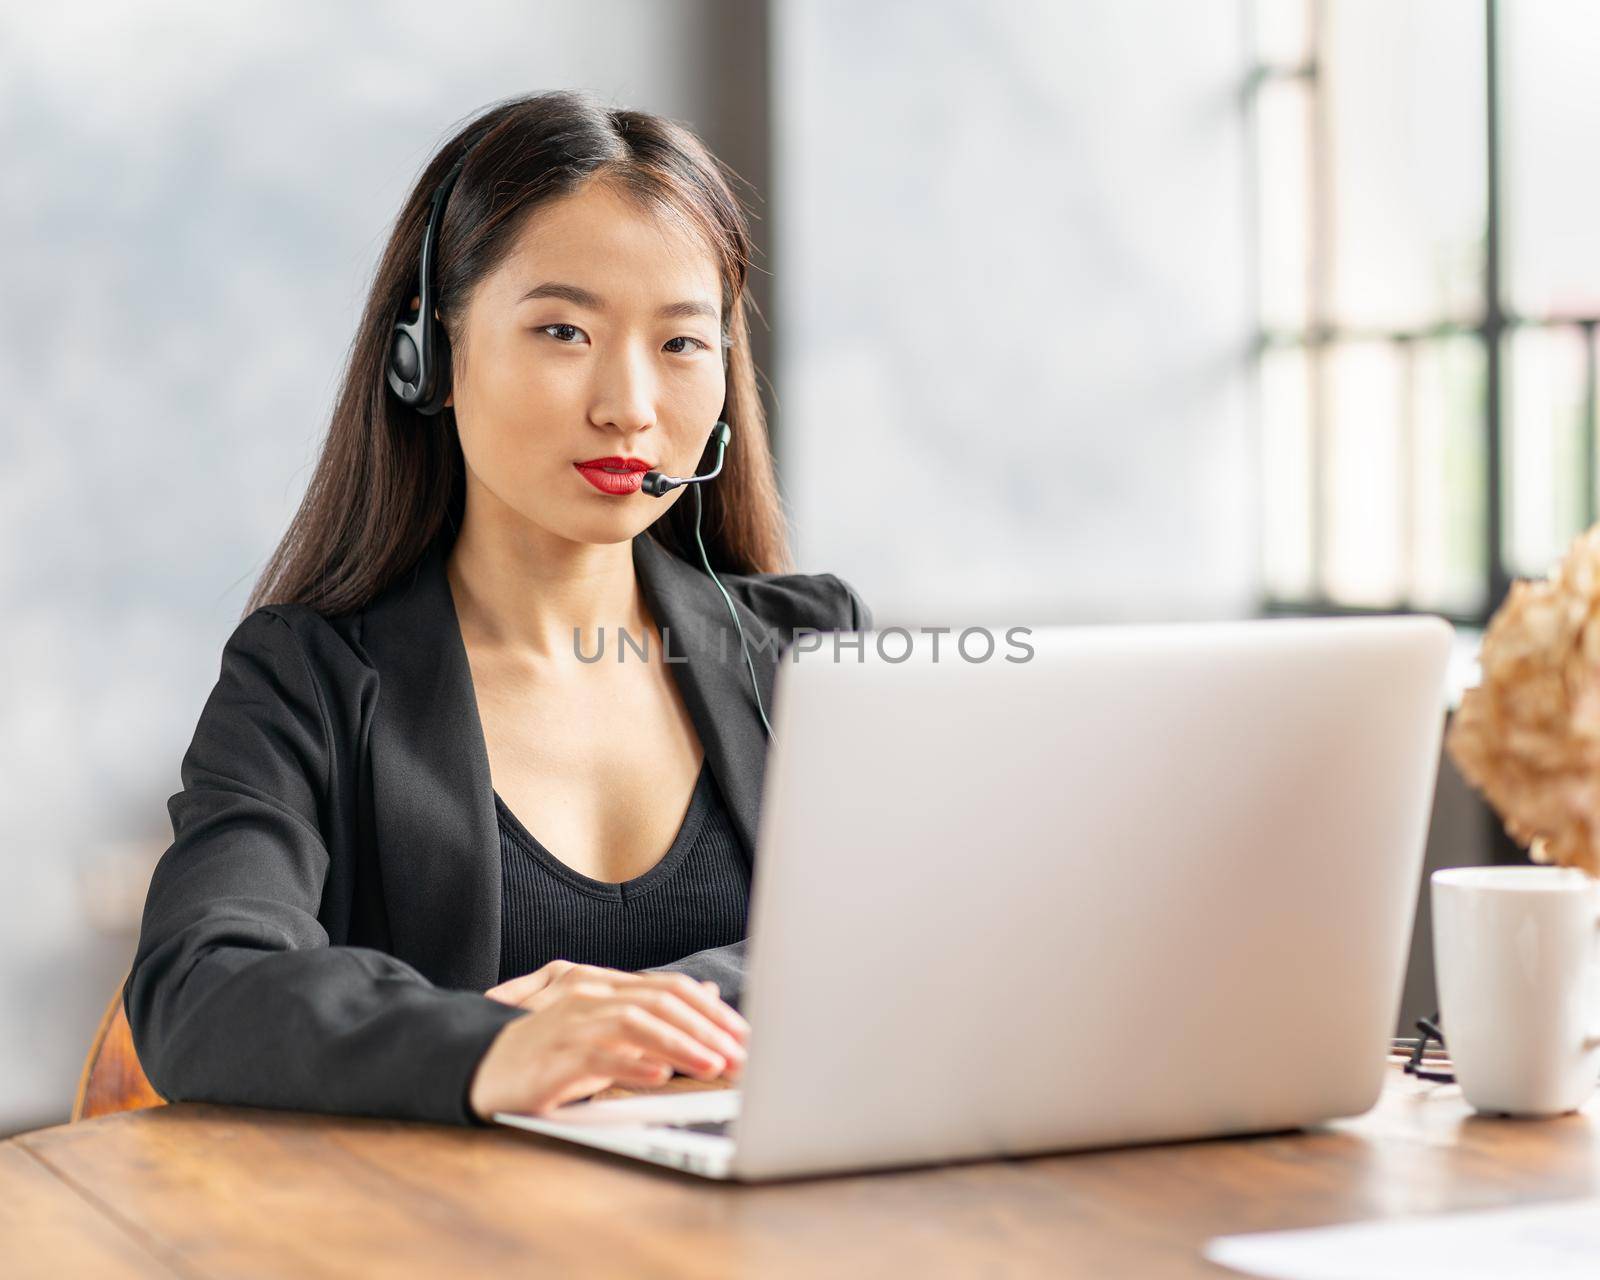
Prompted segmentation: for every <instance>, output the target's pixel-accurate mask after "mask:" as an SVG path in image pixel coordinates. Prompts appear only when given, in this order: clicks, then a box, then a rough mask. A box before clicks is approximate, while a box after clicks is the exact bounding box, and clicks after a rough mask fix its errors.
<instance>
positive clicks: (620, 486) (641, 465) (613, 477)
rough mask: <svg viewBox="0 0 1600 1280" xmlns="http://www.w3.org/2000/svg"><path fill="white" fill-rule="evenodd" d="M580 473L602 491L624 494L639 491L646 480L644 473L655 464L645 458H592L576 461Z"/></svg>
mask: <svg viewBox="0 0 1600 1280" xmlns="http://www.w3.org/2000/svg"><path fill="white" fill-rule="evenodd" d="M572 465H573V466H574V467H576V468H577V469H578V474H579V475H580V476H582V477H583V478H584V479H585V480H587V481H588V482H589V483H590V484H592V485H593V486H594V487H595V488H596V489H598V490H600V492H601V493H610V494H616V495H623V494H629V493H638V492H639V486H640V485H641V484H642V483H643V482H644V473H645V472H646V471H649V470H651V469H652V468H653V467H654V466H655V464H654V463H652V462H646V461H645V460H644V459H643V458H619V457H616V456H614V455H613V456H612V457H609V458H590V459H589V460H588V461H587V462H574V463H573V464H572Z"/></svg>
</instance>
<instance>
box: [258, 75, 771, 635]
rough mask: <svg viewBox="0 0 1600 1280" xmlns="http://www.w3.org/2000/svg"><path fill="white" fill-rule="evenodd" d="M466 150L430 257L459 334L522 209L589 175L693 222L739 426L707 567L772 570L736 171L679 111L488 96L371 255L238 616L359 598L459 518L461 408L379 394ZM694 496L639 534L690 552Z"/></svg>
mask: <svg viewBox="0 0 1600 1280" xmlns="http://www.w3.org/2000/svg"><path fill="white" fill-rule="evenodd" d="M469 151H470V152H471V155H470V157H469V158H468V160H467V162H466V165H465V167H464V168H463V169H462V171H461V174H460V177H459V178H458V179H457V181H456V184H455V187H454V189H453V190H452V191H451V194H450V200H449V204H448V206H447V208H446V211H445V216H444V219H443V222H442V223H441V226H440V231H439V245H438V248H437V257H436V262H435V270H436V272H437V276H436V289H437V296H438V306H439V314H440V317H441V319H442V321H443V323H444V327H445V332H446V334H447V335H448V336H449V337H450V339H451V340H452V344H453V345H455V346H457V347H459V345H460V344H459V341H458V339H459V336H460V333H461V331H462V328H463V327H464V325H463V317H464V315H465V311H466V302H467V299H468V297H469V295H470V293H471V291H472V289H473V288H474V286H476V285H477V284H478V282H479V281H481V280H482V279H483V278H484V277H485V276H486V275H488V274H489V273H490V272H492V271H493V270H494V269H495V268H496V267H497V266H498V265H499V264H500V263H501V262H502V261H503V260H504V258H505V257H506V255H507V254H508V253H509V252H510V250H511V248H512V246H513V244H514V243H515V240H516V237H517V235H518V233H519V231H520V229H521V227H522V226H523V224H524V222H525V220H526V217H527V215H529V214H531V213H532V212H533V211H534V210H535V209H537V208H538V207H539V206H541V205H543V204H545V203H547V202H549V201H551V200H555V199H559V198H560V197H562V196H565V195H568V194H570V193H572V192H574V191H576V190H577V189H578V188H580V187H582V186H583V185H584V184H585V183H586V182H588V181H589V180H590V179H591V178H595V177H600V178H603V179H605V180H606V181H608V182H612V183H615V184H616V185H617V188H618V189H619V190H621V191H625V192H626V193H628V194H629V195H630V196H632V197H633V198H634V199H636V200H637V201H638V202H639V203H640V206H641V207H642V208H646V209H652V210H656V211H659V212H661V213H664V214H666V215H668V216H671V217H676V218H678V219H685V220H687V222H688V224H689V225H690V226H692V227H693V228H695V229H697V230H698V231H699V232H700V233H701V234H702V235H703V236H704V238H705V241H706V243H707V244H708V245H709V246H711V249H712V252H713V254H714V256H715V258H716V261H717V268H718V274H719V275H720V277H721V280H722V314H723V324H724V334H725V338H726V339H727V341H728V343H729V344H731V349H730V350H729V352H728V373H727V401H726V403H725V405H724V407H723V411H722V415H721V416H722V418H723V420H724V421H726V422H727V423H728V425H729V426H730V427H731V428H732V430H733V443H732V445H731V446H730V447H729V449H728V452H727V458H726V461H725V464H724V466H723V469H722V474H721V475H719V476H718V477H717V479H716V480H715V481H714V482H712V483H711V484H707V485H700V486H698V487H699V488H700V489H701V490H702V494H701V496H702V498H703V500H704V504H705V508H704V519H703V523H702V537H703V538H704V540H705V544H706V552H707V554H708V556H709V557H710V559H711V563H712V565H713V566H714V567H716V568H718V569H720V570H725V571H728V572H733V573H763V572H765V573H776V572H784V571H786V570H787V569H788V568H789V566H790V553H789V546H788V530H787V525H786V522H785V520H784V516H783V510H782V505H781V502H780V500H779V496H778V486H777V480H776V477H775V476H774V473H773V465H772V451H771V447H770V445H769V442H768V439H767V425H766V417H765V414H764V413H763V411H762V407H761V399H760V395H759V393H758V392H757V389H756V371H755V365H754V364H753V363H752V362H751V357H750V345H749V325H748V321H747V317H746V311H745V308H746V297H745V282H746V279H747V277H748V274H749V270H750V260H751V249H752V241H751V237H750V228H749V223H748V221H747V218H746V214H745V211H744V208H743V206H742V205H741V204H740V203H739V201H738V199H737V198H736V197H735V195H734V193H733V190H732V187H731V185H730V181H729V179H730V177H732V176H733V175H732V174H731V171H729V170H727V169H726V168H725V166H723V164H722V163H721V162H720V161H719V160H717V159H716V158H715V157H714V156H713V155H712V154H711V153H710V151H709V150H707V148H706V146H705V144H704V143H702V142H701V141H700V140H699V139H698V138H697V137H696V136H695V135H694V134H693V133H691V132H690V131H689V130H688V129H687V128H685V127H684V126H683V125H681V124H679V123H678V122H676V121H672V120H666V119H663V118H661V117H659V116H654V115H649V114H647V113H645V112H642V111H625V110H614V109H611V108H608V107H607V106H605V105H604V104H603V103H602V102H601V101H600V100H599V99H598V98H597V97H596V96H595V95H594V94H592V93H590V92H588V91H584V90H559V91H554V92H550V93H539V94H531V95H528V96H525V97H520V98H512V99H510V100H507V101H503V102H499V103H496V104H495V105H494V106H492V107H490V108H489V109H487V110H486V111H484V112H482V113H481V114H480V115H478V116H477V117H476V118H474V119H473V120H471V121H469V122H468V123H467V124H466V125H465V126H463V127H462V128H460V129H459V130H458V131H457V132H456V133H455V134H454V136H452V137H451V138H450V140H449V141H448V142H447V143H445V145H444V146H443V147H441V148H440V149H439V151H438V152H437V153H436V154H435V155H434V157H433V159H432V160H430V161H429V162H428V164H427V166H426V167H425V168H424V169H423V171H422V174H421V176H420V177H419V178H418V179H417V183H416V185H415V186H414V187H413V188H412V190H411V194H410V195H409V196H408V197H407V199H406V203H405V207H404V208H403V209H402V210H401V213H400V216H399V218H398V220H397V221H396V223H395V226H394V230H393V232H392V233H391V234H390V236H389V243H388V244H387V245H386V246H385V248H384V251H383V257H382V259H381V260H380V261H379V263H378V269H377V273H376V275H375V276H374V278H373V282H372V289H371V292H370V293H369V294H368V297H367V305H366V309H365V311H364V312H363V313H362V317H361V328H360V330H359V332H358V333H357V334H356V336H355V340H354V341H353V342H352V344H351V348H350V357H349V361H348V363H347V364H346V367H345V373H344V378H343V382H342V384H341V386H340V388H339V396H338V400H337V401H336V403H335V405H334V409H333V417H332V421H331V422H330V424H329V427H328V435H327V439H326V440H325V441H324V442H323V446H322V453H321V456H320V457H319V458H318V460H317V466H316V470H315V472H314V473H313V474H312V477H311V481H310V483H309V484H308V485H307V486H306V492H305V496H304V498H302V499H301V502H300V508H299V510H298V511H296V512H295V515H294V518H293V520H291V521H290V522H289V528H288V529H287V531H286V532H285V533H284V536H283V540H282V541H281V542H280V543H279V544H278V547H277V550H276V551H274V552H273V554H272V557H271V559H270V560H268V562H267V565H266V568H265V569H264V570H263V571H262V574H261V577H260V579H259V580H258V581H257V582H256V586H255V590H254V591H253V592H252V593H251V596H250V600H249V603H248V604H247V605H246V606H245V612H246V613H247V614H248V613H249V612H251V611H253V610H254V609H256V608H257V607H259V606H261V605H264V604H288V603H294V604H306V605H309V606H310V607H312V608H313V609H316V610H318V611H319V612H321V613H324V614H327V615H330V616H331V615H335V614H339V613H344V612H347V611H349V610H352V609H359V608H361V607H363V606H364V605H366V604H367V603H369V602H370V601H371V600H372V599H373V597H375V596H376V595H378V594H379V592H381V591H382V590H383V588H384V587H385V586H387V585H388V584H389V583H390V582H391V581H393V580H394V579H395V578H396V577H397V576H398V575H399V574H401V573H403V572H405V571H406V570H407V569H409V568H410V567H411V566H412V565H414V564H415V563H416V562H417V561H418V559H420V558H421V556H422V554H423V553H424V552H425V551H426V550H427V548H428V546H429V544H430V543H431V542H432V540H433V539H434V538H435V537H436V536H437V535H438V534H439V533H440V531H441V530H442V529H443V528H444V527H445V526H446V525H447V524H448V525H449V526H450V527H452V528H454V529H458V530H459V528H460V524H461V517H462V514H463V512H464V510H465V505H466V467H465V462H464V460H463V458H462V454H461V443H460V439H459V437H458V436H457V434H456V423H455V411H454V410H453V409H445V410H444V411H443V412H442V413H440V414H439V415H438V416H437V417H432V418H429V417H424V416H423V415H421V414H419V413H417V412H416V411H415V410H413V409H409V408H407V407H406V406H405V405H403V404H401V403H400V401H399V400H398V399H397V398H396V397H395V396H394V395H393V394H392V393H391V392H390V391H389V389H388V386H387V381H386V377H385V368H386V365H387V360H388V352H389V339H390V331H391V328H392V326H393V324H394V321H395V320H396V318H398V317H400V316H401V315H403V314H405V313H406V312H407V311H408V309H409V307H410V300H411V299H412V298H413V297H414V296H415V295H416V292H417V262H418V258H419V256H420V254H421V251H422V235H423V231H424V229H425V228H426V226H427V220H428V207H429V202H430V201H431V200H432V198H433V193H434V190H435V188H436V187H437V186H438V184H439V182H440V180H441V179H442V178H443V177H444V176H445V174H446V173H447V172H448V171H449V169H450V167H451V166H452V165H453V164H455V162H456V161H457V160H458V159H460V158H461V156H462V155H463V154H466V153H467V152H469ZM692 501H693V499H692V497H690V496H688V495H686V496H685V497H684V498H682V499H680V500H679V501H677V502H675V503H674V504H673V506H672V507H671V509H669V510H668V511H667V513H666V514H665V515H664V516H662V517H661V518H660V519H658V520H657V521H656V522H655V524H653V525H652V526H650V529H649V531H648V532H649V536H651V537H654V538H655V539H656V540H657V541H659V542H661V543H662V544H663V545H664V546H666V547H667V548H668V549H669V550H671V551H673V552H675V553H676V554H678V555H680V556H683V557H684V558H685V559H688V560H691V561H692V562H694V563H698V555H699V553H698V550H697V549H696V548H695V545H694V533H693V527H694V526H693V516H692Z"/></svg>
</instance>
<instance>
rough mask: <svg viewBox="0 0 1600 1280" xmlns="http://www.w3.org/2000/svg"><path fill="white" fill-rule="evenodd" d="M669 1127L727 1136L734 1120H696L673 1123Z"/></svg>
mask: <svg viewBox="0 0 1600 1280" xmlns="http://www.w3.org/2000/svg"><path fill="white" fill-rule="evenodd" d="M667 1127H668V1128H669V1129H687V1130H688V1131H689V1132H690V1133H715V1134H718V1135H721V1136H723V1137H726V1136H727V1134H728V1132H729V1130H730V1129H731V1128H732V1127H733V1121H732V1120H731V1119H728V1120H696V1121H695V1122H694V1123H692V1124H673V1125H668V1126H667Z"/></svg>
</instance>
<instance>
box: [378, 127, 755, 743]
mask: <svg viewBox="0 0 1600 1280" xmlns="http://www.w3.org/2000/svg"><path fill="white" fill-rule="evenodd" d="M471 154H472V147H468V148H467V150H466V151H464V152H463V153H462V154H461V158H460V159H459V160H457V161H456V162H455V163H454V164H453V165H451V166H450V172H449V173H447V174H445V176H444V177H443V179H441V180H440V183H439V187H438V189H437V190H436V191H435V192H434V193H433V204H432V207H431V208H430V209H429V210H428V226H427V229H426V230H425V231H424V232H423V233H422V261H421V264H420V266H419V268H418V273H417V274H418V281H417V314H416V315H415V316H411V317H409V318H406V317H404V316H402V318H401V319H398V320H396V321H395V322H394V328H393V329H392V330H391V332H390V338H389V364H388V378H389V388H390V390H392V391H393V392H394V393H395V395H396V396H397V397H398V398H399V399H400V402H401V403H402V404H405V405H408V406H409V407H411V408H412V409H415V410H416V411H417V412H418V413H420V414H423V415H424V416H426V417H433V416H434V415H436V414H438V413H439V412H440V410H442V409H443V408H444V402H445V400H446V399H447V398H448V397H449V395H450V340H449V339H448V338H447V337H446V336H445V332H444V326H443V325H441V324H439V323H438V321H436V320H435V319H434V315H433V309H434V303H433V260H434V256H435V253H436V252H437V245H438V243H439V224H440V223H442V222H443V221H444V206H445V202H446V201H447V200H449V199H450V191H451V188H453V187H454V186H455V184H456V179H457V178H458V177H460V176H461V169H462V166H463V165H465V164H466V163H467V157H468V156H469V155H471ZM402 308H403V304H402ZM722 366H723V368H724V369H726V368H727V366H728V348H727V345H726V344H723V347H722ZM732 438H733V431H732V429H731V428H730V427H729V426H728V424H727V423H726V422H722V421H719V422H717V424H716V425H715V426H714V427H712V429H711V435H710V438H709V439H708V440H707V441H706V443H707V446H708V447H712V446H714V447H715V448H716V456H715V458H714V459H713V460H712V464H711V469H710V470H709V471H706V472H704V473H700V472H697V473H696V474H694V475H692V476H668V475H663V474H662V473H661V472H659V471H647V472H645V474H644V479H643V481H642V483H641V484H640V491H641V492H643V493H648V494H649V495H650V496H651V497H653V498H660V497H664V496H665V495H666V494H668V493H670V492H671V491H672V490H673V489H676V488H678V487H679V486H680V485H693V486H695V488H694V541H695V545H696V546H697V547H698V548H699V549H700V563H701V564H702V565H703V566H704V568H705V571H706V573H707V574H708V575H709V576H710V578H711V581H712V583H714V584H715V586H716V588H717V590H718V591H719V592H720V593H721V594H722V601H723V603H724V604H726V605H727V606H728V615H729V617H731V618H732V619H733V625H734V628H735V630H737V631H738V633H739V649H740V651H741V652H742V653H743V654H744V665H745V669H746V670H747V671H748V672H749V673H750V688H751V691H752V692H753V693H754V694H755V696H756V711H757V713H758V714H759V715H760V716H761V727H762V729H763V730H764V731H765V732H766V735H767V737H768V739H770V738H771V737H772V725H771V724H770V723H769V722H768V721H767V710H766V708H765V707H764V706H762V704H761V686H760V685H759V684H758V683H757V682H756V668H755V664H754V663H753V662H752V661H751V660H750V646H749V645H748V644H747V643H746V642H745V638H744V626H743V624H742V623H741V622H740V621H739V613H738V610H736V609H735V608H734V607H733V600H732V598H731V597H730V596H729V595H728V592H727V590H726V589H725V588H724V587H723V585H722V583H721V581H720V580H719V579H718V578H717V575H716V572H715V570H713V569H712V567H711V557H710V556H709V555H707V554H706V544H705V543H704V541H702V540H701V537H700V507H701V503H700V488H699V486H700V485H701V484H703V483H704V482H705V481H707V480H714V479H715V478H716V477H717V475H718V474H720V472H721V471H722V456H723V454H724V452H726V450H727V447H728V443H729V441H730V440H731V439H732Z"/></svg>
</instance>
